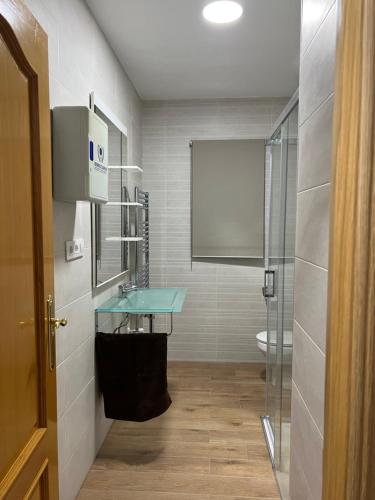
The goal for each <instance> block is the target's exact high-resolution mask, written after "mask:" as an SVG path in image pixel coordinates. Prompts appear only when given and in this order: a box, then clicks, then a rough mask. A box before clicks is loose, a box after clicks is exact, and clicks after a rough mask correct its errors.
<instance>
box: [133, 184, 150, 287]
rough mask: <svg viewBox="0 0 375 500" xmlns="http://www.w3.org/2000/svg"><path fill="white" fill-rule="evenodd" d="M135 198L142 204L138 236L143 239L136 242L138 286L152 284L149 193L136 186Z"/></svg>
mask: <svg viewBox="0 0 375 500" xmlns="http://www.w3.org/2000/svg"><path fill="white" fill-rule="evenodd" d="M135 200H136V202H137V203H140V205H141V206H138V207H137V210H136V221H135V229H136V236H137V237H140V238H142V241H139V242H137V243H136V245H137V250H136V283H137V286H138V288H149V286H150V222H149V193H148V192H146V191H142V189H140V188H138V187H136V188H135Z"/></svg>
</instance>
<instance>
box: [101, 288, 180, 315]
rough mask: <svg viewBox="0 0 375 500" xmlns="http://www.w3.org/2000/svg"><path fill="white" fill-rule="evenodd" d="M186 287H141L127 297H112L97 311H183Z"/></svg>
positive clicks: (132, 312)
mask: <svg viewBox="0 0 375 500" xmlns="http://www.w3.org/2000/svg"><path fill="white" fill-rule="evenodd" d="M186 293H187V290H186V288H139V289H138V290H134V291H132V292H129V293H128V295H127V296H126V297H112V298H110V299H109V300H107V302H105V303H104V304H103V305H101V306H100V307H98V308H97V309H96V312H115V313H117V312H119V313H129V314H158V313H159V314H164V313H177V312H181V311H182V306H183V304H184V301H185V297H186Z"/></svg>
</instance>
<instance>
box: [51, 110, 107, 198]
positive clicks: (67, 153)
mask: <svg viewBox="0 0 375 500" xmlns="http://www.w3.org/2000/svg"><path fill="white" fill-rule="evenodd" d="M52 123H53V196H54V198H55V199H56V200H59V201H66V202H71V203H74V202H76V201H92V202H95V203H106V202H107V201H108V168H107V167H108V126H107V124H106V122H105V121H104V120H103V119H102V118H101V117H99V116H98V115H97V114H95V113H94V112H93V111H92V110H91V109H89V108H87V107H85V106H58V107H56V108H54V109H53V112H52Z"/></svg>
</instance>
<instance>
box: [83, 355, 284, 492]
mask: <svg viewBox="0 0 375 500" xmlns="http://www.w3.org/2000/svg"><path fill="white" fill-rule="evenodd" d="M263 377H264V365H254V364H252V365H250V364H214V363H186V362H184V363H181V362H173V363H170V365H169V374H168V381H169V391H170V394H171V397H172V400H173V403H172V406H171V407H170V408H169V410H168V411H167V412H166V413H165V414H164V415H162V416H161V417H158V418H155V419H153V420H150V421H148V422H145V423H134V422H121V421H116V422H115V423H114V424H113V426H112V429H111V431H110V432H109V434H108V436H107V438H106V440H105V442H104V444H103V446H102V448H101V450H100V452H99V454H98V456H97V458H96V460H95V463H94V464H93V466H92V467H91V470H90V471H89V474H88V476H87V478H86V481H85V482H84V484H83V487H82V490H81V492H80V494H79V496H78V498H79V499H80V500H84V499H85V500H87V499H90V500H91V499H97V500H260V499H263V500H264V499H267V500H275V499H279V498H280V497H279V494H278V489H277V486H276V482H275V479H274V476H273V472H272V468H271V465H270V462H269V458H268V454H267V449H266V445H265V441H264V437H263V433H262V428H261V424H260V420H259V416H260V415H261V414H262V413H263V412H264V389H265V382H264V378H263Z"/></svg>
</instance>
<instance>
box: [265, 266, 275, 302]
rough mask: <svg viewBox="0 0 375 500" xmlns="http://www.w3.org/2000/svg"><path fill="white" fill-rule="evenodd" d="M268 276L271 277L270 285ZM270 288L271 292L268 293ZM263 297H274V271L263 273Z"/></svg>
mask: <svg viewBox="0 0 375 500" xmlns="http://www.w3.org/2000/svg"><path fill="white" fill-rule="evenodd" d="M270 276H272V283H271V284H270ZM270 287H272V288H271V290H272V291H271V292H270V291H269V290H270ZM263 296H264V297H265V298H269V297H274V296H275V271H270V270H268V269H267V270H266V271H264V287H263Z"/></svg>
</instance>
